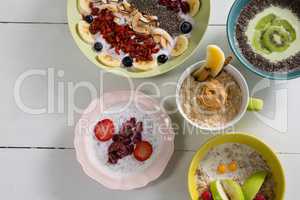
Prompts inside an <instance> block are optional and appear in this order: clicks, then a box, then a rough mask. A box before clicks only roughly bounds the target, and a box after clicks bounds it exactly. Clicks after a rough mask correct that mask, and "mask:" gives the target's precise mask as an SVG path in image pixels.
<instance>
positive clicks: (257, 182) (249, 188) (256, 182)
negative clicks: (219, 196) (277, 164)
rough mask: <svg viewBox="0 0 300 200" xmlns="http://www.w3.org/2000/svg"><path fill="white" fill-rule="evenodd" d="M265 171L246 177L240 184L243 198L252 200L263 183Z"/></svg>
mask: <svg viewBox="0 0 300 200" xmlns="http://www.w3.org/2000/svg"><path fill="white" fill-rule="evenodd" d="M266 176H267V172H265V171H261V172H256V173H254V174H253V175H251V176H250V177H248V178H247V179H246V181H245V182H244V185H243V186H242V189H243V192H244V196H245V200H253V199H254V198H255V196H256V195H257V193H258V192H259V190H260V188H261V186H262V185H263V183H264V181H265V178H266Z"/></svg>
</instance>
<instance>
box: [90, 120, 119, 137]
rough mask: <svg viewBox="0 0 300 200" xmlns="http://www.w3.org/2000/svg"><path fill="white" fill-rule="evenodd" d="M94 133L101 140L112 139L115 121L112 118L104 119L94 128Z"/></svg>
mask: <svg viewBox="0 0 300 200" xmlns="http://www.w3.org/2000/svg"><path fill="white" fill-rule="evenodd" d="M94 133H95V136H96V138H97V139H98V140H99V141H102V142H105V141H107V140H110V139H111V138H112V137H113V135H114V133H115V127H114V123H113V121H112V120H110V119H103V120H101V121H99V122H98V123H97V125H96V126H95V128H94Z"/></svg>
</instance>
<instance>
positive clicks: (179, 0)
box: [158, 0, 190, 13]
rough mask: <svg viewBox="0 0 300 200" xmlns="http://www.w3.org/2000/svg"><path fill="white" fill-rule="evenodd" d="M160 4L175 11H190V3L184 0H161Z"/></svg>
mask: <svg viewBox="0 0 300 200" xmlns="http://www.w3.org/2000/svg"><path fill="white" fill-rule="evenodd" d="M158 2H159V4H160V5H163V6H166V7H167V8H168V10H173V11H175V12H179V11H182V12H183V13H188V12H189V11H190V7H189V4H188V3H187V2H186V1H183V0H176V1H174V0H159V1H158Z"/></svg>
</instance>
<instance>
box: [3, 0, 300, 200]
mask: <svg viewBox="0 0 300 200" xmlns="http://www.w3.org/2000/svg"><path fill="white" fill-rule="evenodd" d="M233 2H234V0H223V1H220V0H212V15H211V18H210V26H209V28H208V31H207V33H206V35H205V37H204V39H203V41H202V42H201V48H200V50H199V51H198V52H197V53H196V54H195V55H194V56H193V58H191V59H190V60H189V61H188V62H186V63H184V64H183V65H182V66H181V67H179V68H177V69H175V70H173V71H171V72H169V73H167V74H165V75H162V76H159V77H155V78H152V79H145V80H133V83H134V88H135V89H136V88H138V87H140V86H141V85H142V84H144V83H145V82H146V81H151V82H155V83H156V84H157V85H158V86H159V88H160V89H159V91H158V92H159V93H160V94H161V95H159V97H158V99H160V100H162V98H163V97H165V96H167V95H173V94H174V92H175V87H174V86H166V85H165V84H166V82H170V83H171V84H174V83H176V81H177V79H178V76H179V75H180V74H181V73H182V71H183V70H184V69H185V68H186V67H188V66H189V65H190V64H192V63H194V62H195V61H197V60H199V59H203V58H204V55H205V47H206V45H208V44H211V43H214V44H218V45H220V46H221V47H222V48H224V50H225V52H226V54H230V53H231V52H230V49H229V47H228V44H227V39H226V32H225V24H226V19H227V14H228V12H229V9H230V6H231V4H232V3H233ZM12 10H13V11H14V12H12ZM66 23H67V20H66V0H26V1H20V0H10V1H5V3H3V4H2V5H1V6H0V44H1V47H0V64H1V70H2V71H1V73H0V89H1V91H2V92H3V93H2V94H3V95H2V98H0V111H1V113H2V115H1V116H0V121H1V126H0V160H1V165H0V176H1V179H0V187H1V188H2V190H1V194H0V197H2V199H33V200H35V199H36V200H40V199H43V200H53V199H55V200H64V199H74V200H77V199H78V200H79V199H86V198H88V199H111V198H114V199H131V200H135V199H136V200H139V199H141V198H143V199H149V200H153V199H156V200H167V199H188V191H187V187H186V176H187V169H188V165H189V163H190V161H191V159H192V156H193V154H194V151H195V150H196V149H198V148H199V147H200V145H201V144H203V143H204V142H205V141H206V140H207V139H208V138H209V137H211V135H207V134H199V133H198V134H196V132H194V131H192V132H189V131H188V130H186V129H184V130H183V129H182V128H181V129H180V130H179V131H178V135H177V136H176V141H175V143H176V151H175V153H174V156H173V158H172V160H171V162H170V163H169V166H168V168H167V170H166V171H165V173H164V174H163V175H162V177H160V178H159V179H158V180H157V181H155V182H153V183H151V184H150V185H149V186H148V187H146V188H143V189H139V190H134V191H130V192H113V191H110V190H107V189H105V188H104V187H102V186H101V185H99V184H97V183H96V182H94V181H93V180H91V179H89V178H88V177H87V176H86V175H85V174H84V173H83V171H82V170H81V168H80V166H79V164H78V163H77V161H76V159H75V152H74V149H72V147H73V130H74V126H73V125H68V124H67V122H68V120H70V117H68V111H69V110H70V109H69V108H68V106H69V105H70V104H69V102H68V94H67V92H68V88H67V85H68V83H71V84H74V85H75V84H79V83H81V82H89V83H90V84H91V85H93V86H94V87H95V88H96V89H97V91H98V90H99V88H100V86H102V85H103V87H104V90H105V91H111V90H117V89H128V88H129V84H128V81H127V80H126V79H124V78H121V77H117V76H115V75H111V74H105V76H104V78H103V82H100V76H99V72H100V71H101V70H99V69H98V68H97V67H96V66H94V65H92V64H91V63H90V62H89V61H88V60H87V59H86V58H85V57H84V56H83V55H82V53H81V52H80V51H79V49H78V48H77V47H76V45H75V43H74V42H73V40H72V38H71V36H70V34H69V31H68V27H67V24H66ZM234 65H235V66H236V67H237V68H238V69H240V70H241V72H242V73H243V74H244V75H245V76H246V79H247V81H248V83H249V86H250V88H251V91H254V90H253V88H256V87H257V85H260V84H257V83H259V82H263V81H266V82H263V85H270V86H269V87H267V88H265V89H262V90H259V91H258V92H255V93H254V94H253V95H254V96H258V97H260V98H262V99H264V101H265V109H264V110H263V111H262V112H261V113H260V114H256V113H247V114H246V116H245V117H244V118H243V119H242V121H241V122H240V123H239V124H238V125H237V126H236V127H235V130H237V131H247V132H252V133H254V134H255V135H257V136H259V137H260V138H262V139H263V140H264V141H266V142H267V143H268V144H270V145H271V146H272V147H273V148H274V149H275V150H276V151H277V152H281V154H279V157H280V159H281V161H282V163H283V165H284V167H285V171H286V179H287V194H286V199H287V200H292V199H295V197H296V196H297V189H296V185H297V181H298V180H299V178H300V177H299V175H298V174H297V173H295V170H297V169H298V168H299V167H300V154H299V153H300V146H299V145H298V143H299V142H298V141H299V140H300V134H298V131H299V127H300V126H299V125H298V121H299V120H298V110H299V109H297V108H299V107H300V101H299V98H300V94H299V90H300V80H299V79H298V80H293V81H289V82H274V81H267V80H263V79H261V78H259V77H257V76H255V75H253V74H252V73H250V72H249V71H247V70H245V69H244V68H243V67H242V66H241V65H240V64H239V63H238V62H237V61H235V62H234ZM52 69H53V70H54V72H55V79H54V80H55V90H54V97H55V98H54V105H55V106H54V112H53V113H52V112H51V113H45V114H40V115H30V114H26V113H24V112H23V111H22V110H21V109H20V108H19V107H18V106H17V105H16V101H15V98H14V86H15V83H16V80H18V78H19V76H20V75H21V74H22V73H23V72H28V71H29V70H42V71H43V72H48V70H50V71H49V72H51V70H52ZM59 70H61V71H63V72H64V75H63V76H62V77H60V76H58V75H57V73H59ZM60 74H61V73H60ZM58 83H61V84H63V86H64V89H65V93H64V95H59V94H58V90H57V87H58ZM142 91H144V92H145V93H147V94H155V93H156V92H157V91H155V90H154V89H153V88H152V87H151V86H148V87H143V88H142ZM98 95H99V94H98ZM21 97H22V99H23V100H24V103H25V104H26V105H28V106H32V107H34V108H41V107H44V106H47V77H44V76H40V77H33V78H30V79H28V80H26V81H25V82H24V85H23V86H22V87H21ZM90 101H91V98H90V96H89V92H88V91H87V90H84V89H80V90H78V91H77V92H76V94H75V95H74V102H75V104H76V105H77V106H78V107H80V108H84V107H86V106H87V105H88V104H89V102H90ZM59 102H63V105H64V107H65V108H64V109H63V110H64V112H63V113H60V112H58V111H57V110H58V104H59ZM165 106H166V108H167V109H174V108H175V101H174V98H170V99H169V100H168V101H167V102H166V105H165ZM71 116H72V117H74V121H76V120H77V119H78V117H79V114H74V115H71ZM171 117H172V119H173V121H174V122H176V123H178V124H179V125H181V127H184V121H183V119H182V117H181V116H180V115H179V114H178V113H175V114H172V115H171ZM191 133H192V134H191ZM19 147H30V148H29V149H24V148H21V149H20V148H19ZM31 147H46V148H48V147H63V148H64V149H61V150H58V149H54V150H53V149H31ZM66 148H71V149H66Z"/></svg>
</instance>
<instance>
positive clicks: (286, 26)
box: [272, 19, 297, 42]
mask: <svg viewBox="0 0 300 200" xmlns="http://www.w3.org/2000/svg"><path fill="white" fill-rule="evenodd" d="M272 25H274V26H281V27H283V28H284V29H285V30H286V31H287V32H289V33H290V42H294V41H295V40H296V38H297V35H296V30H295V29H294V27H293V26H292V25H291V24H290V22H288V21H287V20H285V19H276V20H274V21H273V23H272Z"/></svg>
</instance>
